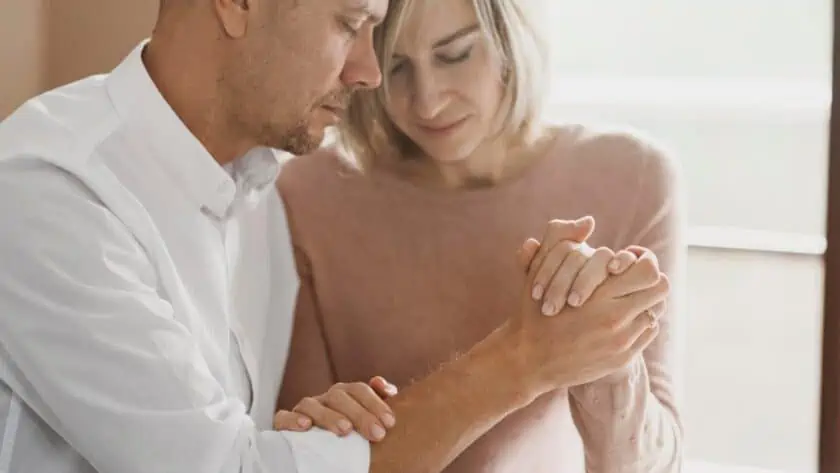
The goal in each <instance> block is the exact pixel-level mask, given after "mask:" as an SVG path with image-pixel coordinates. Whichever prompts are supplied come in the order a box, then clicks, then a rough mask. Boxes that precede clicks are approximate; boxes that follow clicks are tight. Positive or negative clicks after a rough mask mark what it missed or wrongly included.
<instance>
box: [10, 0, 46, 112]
mask: <svg viewBox="0 0 840 473" xmlns="http://www.w3.org/2000/svg"><path fill="white" fill-rule="evenodd" d="M44 24H45V15H44V8H43V1H42V0H20V1H12V2H4V4H3V14H2V15H0V32H2V35H0V119H2V118H3V117H5V116H6V115H8V114H9V113H11V111H12V110H14V108H15V107H17V106H18V105H20V103H21V102H23V101H24V100H25V99H26V98H27V97H29V96H31V95H34V94H36V93H38V92H39V91H40V90H41V89H42V87H43V84H44V82H45V80H44V73H45V63H44V56H45V54H44V53H45V51H46V41H45V37H44V34H43V33H44V31H45V27H44Z"/></svg>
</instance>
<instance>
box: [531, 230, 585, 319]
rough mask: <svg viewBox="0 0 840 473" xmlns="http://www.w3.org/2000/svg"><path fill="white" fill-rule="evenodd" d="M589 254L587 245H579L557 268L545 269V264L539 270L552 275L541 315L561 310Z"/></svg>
mask: <svg viewBox="0 0 840 473" xmlns="http://www.w3.org/2000/svg"><path fill="white" fill-rule="evenodd" d="M591 254H593V250H592V249H591V248H589V245H587V244H586V243H581V244H580V245H579V246H578V248H576V249H573V250H572V251H570V252H569V253H568V254H567V255H566V258H565V259H564V260H563V263H562V264H560V265H559V267H557V268H554V267H547V266H549V265H548V264H545V265H544V267H543V268H540V272H541V273H542V271H543V270H547V271H551V272H553V273H554V274H553V276H549V277H550V278H551V280H550V281H549V283H548V286H547V287H548V289H547V290H546V292H545V298H543V305H542V313H543V315H549V316H550V315H557V314H558V313H559V312H560V311H561V310H563V308H564V307H565V306H566V300H567V299H568V298H569V291H570V290H571V289H572V283H574V281H575V279H577V277H578V274H579V273H580V271H581V270H582V269H583V267H584V266H585V265H586V262H587V261H588V260H589V257H590V256H589V255H591ZM550 260H551V258H550V257H549V258H548V259H546V263H548V262H549V261H550ZM538 277H539V276H538Z"/></svg>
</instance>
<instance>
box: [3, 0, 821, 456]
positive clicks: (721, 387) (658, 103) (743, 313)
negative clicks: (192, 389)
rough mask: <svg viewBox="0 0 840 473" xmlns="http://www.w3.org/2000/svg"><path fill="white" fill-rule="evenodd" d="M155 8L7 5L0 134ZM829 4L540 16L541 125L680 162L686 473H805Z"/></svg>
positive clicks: (814, 388) (96, 68) (129, 41)
mask: <svg viewBox="0 0 840 473" xmlns="http://www.w3.org/2000/svg"><path fill="white" fill-rule="evenodd" d="M156 8H157V1H155V0H145V1H136V0H108V1H104V0H73V1H72V2H71V1H66V0H53V1H50V0H5V1H4V2H3V14H2V15H0V32H2V39H3V40H4V41H0V71H2V72H1V73H0V74H1V75H2V81H0V119H2V118H3V117H5V116H6V115H8V114H9V113H11V112H12V111H13V110H14V109H15V108H16V107H17V106H18V105H20V104H21V103H22V102H23V101H24V100H25V99H27V98H28V97H30V96H32V95H35V94H37V93H39V92H41V91H44V90H47V89H50V88H53V87H55V86H58V85H61V84H64V83H66V82H70V81H73V80H76V79H78V78H81V77H83V76H86V75H88V74H92V73H101V72H107V71H108V70H109V69H110V68H112V67H113V66H115V65H116V64H117V63H118V62H119V61H120V59H121V58H122V57H123V55H125V54H126V53H127V52H128V51H130V49H131V48H132V47H134V46H135V45H136V44H137V42H138V41H140V40H141V39H142V38H144V37H146V36H147V35H148V34H149V33H150V31H151V28H152V25H153V21H154V17H155V15H156ZM832 8H833V6H832V2H831V1H830V0H771V1H767V0H703V1H696V0H668V1H663V0H585V1H570V0H554V1H546V2H544V5H543V6H542V9H543V10H542V15H541V16H542V18H543V19H544V20H545V21H547V22H548V25H550V28H549V29H548V31H549V32H550V37H549V39H550V42H551V53H552V68H553V79H552V92H551V93H550V94H549V95H548V96H546V98H545V100H546V101H547V113H548V115H549V118H550V119H552V120H558V121H561V120H562V121H567V120H586V121H593V120H597V121H609V122H614V123H620V124H627V125H630V126H633V127H636V128H639V129H641V130H644V131H645V132H647V133H648V134H650V135H652V136H654V137H655V138H656V139H658V140H659V141H660V142H662V143H664V144H665V145H666V146H668V147H670V148H671V149H672V150H673V151H674V153H675V154H676V156H677V157H678V158H679V160H680V162H681V165H682V169H683V174H684V177H685V184H686V187H687V189H686V190H687V197H688V203H689V223H690V232H689V243H690V249H689V266H688V287H687V293H686V294H687V305H686V308H687V311H686V312H685V313H683V314H680V315H681V316H682V317H683V319H682V320H683V323H682V332H683V339H684V341H685V343H684V354H683V358H684V371H683V373H682V381H683V398H684V418H685V422H686V428H687V430H686V432H687V446H688V447H687V448H688V452H687V454H688V458H689V459H690V462H689V465H688V467H687V473H706V472H708V473H730V472H731V473H736V472H737V473H741V472H743V473H759V472H760V473H765V472H767V473H769V472H774V473H775V472H779V473H813V472H816V470H817V445H818V415H819V388H820V379H819V378H820V353H821V351H820V350H821V339H822V335H821V334H822V331H821V330H822V327H821V323H822V291H823V287H822V276H823V273H822V271H823V268H822V253H823V251H824V248H825V215H826V197H827V195H826V181H827V177H826V175H827V166H828V164H827V162H828V161H827V157H828V118H829V107H830V104H831V47H832V45H831V42H832V29H833V26H832V14H833V10H832Z"/></svg>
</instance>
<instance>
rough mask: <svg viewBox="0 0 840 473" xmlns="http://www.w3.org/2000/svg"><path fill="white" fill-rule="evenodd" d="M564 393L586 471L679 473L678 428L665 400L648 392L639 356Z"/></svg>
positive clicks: (673, 412) (601, 472)
mask: <svg viewBox="0 0 840 473" xmlns="http://www.w3.org/2000/svg"><path fill="white" fill-rule="evenodd" d="M569 393H570V402H571V404H572V415H573V417H574V419H575V423H576V424H577V426H578V430H579V431H580V433H581V436H582V438H583V443H584V448H585V452H586V471H587V473H607V472H609V473H625V472H626V473H637V472H638V473H676V472H678V471H679V470H680V463H681V449H682V427H681V425H680V423H679V420H678V417H677V414H676V410H675V408H674V407H673V405H672V402H671V400H670V399H659V398H658V397H657V396H656V395H654V394H653V393H652V392H651V388H650V379H649V376H648V372H647V369H646V367H645V363H644V361H643V360H642V359H641V358H639V359H638V360H636V361H635V362H634V363H633V366H631V367H630V368H628V369H627V370H625V371H624V372H623V373H622V375H619V376H614V377H611V378H610V379H609V380H602V381H596V382H594V383H589V384H585V385H580V386H575V387H573V388H570V390H569ZM663 401H664V402H663Z"/></svg>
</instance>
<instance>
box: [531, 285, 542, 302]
mask: <svg viewBox="0 0 840 473" xmlns="http://www.w3.org/2000/svg"><path fill="white" fill-rule="evenodd" d="M542 296H543V287H542V286H541V285H539V284H534V290H533V291H531V297H532V298H534V300H535V301H538V300H540V299H542Z"/></svg>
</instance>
